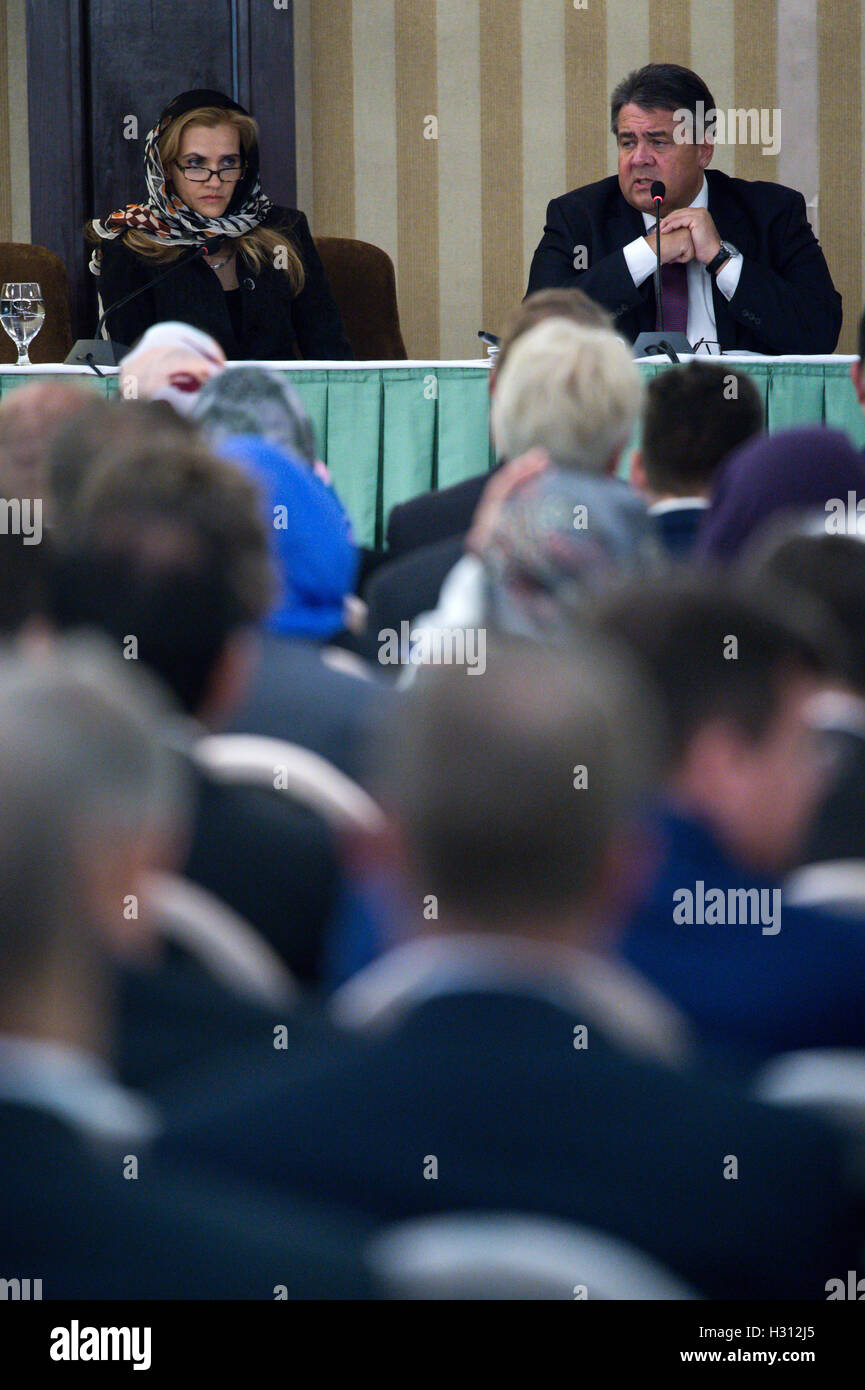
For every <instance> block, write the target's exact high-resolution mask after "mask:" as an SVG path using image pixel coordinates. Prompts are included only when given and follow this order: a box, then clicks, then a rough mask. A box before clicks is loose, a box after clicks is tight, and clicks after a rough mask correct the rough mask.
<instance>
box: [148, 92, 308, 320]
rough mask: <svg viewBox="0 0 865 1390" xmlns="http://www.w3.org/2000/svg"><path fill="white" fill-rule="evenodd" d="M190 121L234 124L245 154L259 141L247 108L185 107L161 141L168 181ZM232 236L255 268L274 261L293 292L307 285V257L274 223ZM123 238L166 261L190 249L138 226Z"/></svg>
mask: <svg viewBox="0 0 865 1390" xmlns="http://www.w3.org/2000/svg"><path fill="white" fill-rule="evenodd" d="M190 125H203V126H207V127H208V128H209V129H212V128H213V127H214V126H218V125H230V126H234V128H235V130H237V131H238V132H239V134H240V148H241V150H242V152H243V155H244V158H245V157H246V156H248V154H249V151H250V150H251V149H252V148H253V146H254V145H255V144H257V142H258V125H257V123H256V122H255V121H254V120H253V118H252V116H247V115H245V114H244V113H243V112H240V111H232V110H229V109H225V108H223V107H219V106H199V107H197V108H196V109H195V110H194V111H184V112H183V114H182V115H181V116H177V117H176V119H175V120H173V121H172V122H171V124H170V125H169V126H168V128H167V129H166V130H165V131H164V133H163V134H162V135H161V136H160V138H159V141H158V142H157V148H158V150H159V158H160V159H161V160H162V167H163V169H164V170H165V178H166V181H167V182H170V173H169V170H170V168H171V166H172V164H173V163H174V161H175V160H176V159H177V156H178V154H179V153H180V146H181V143H182V141H183V132H184V131H185V130H186V127H187V126H190ZM232 240H233V241H234V244H235V246H236V249H237V250H238V251H243V253H244V255H245V256H246V258H247V260H249V261H250V262H251V264H252V266H253V268H254V269H255V270H260V269H261V267H262V266H263V265H265V264H267V265H271V266H273V267H274V268H275V269H276V270H282V271H284V272H285V274H286V275H287V276H288V278H289V280H290V282H291V289H292V293H293V294H299V293H300V291H301V290H302V289H303V282H304V269H303V261H302V260H301V258H300V256H299V255H298V253H297V251H296V249H295V247H294V246H293V245H292V243H291V241H290V240H289V238H288V237H286V236H285V235H280V233H279V232H275V231H273V230H272V229H271V228H270V227H256V228H255V229H254V231H251V232H246V233H244V235H243V236H239V237H234V238H232ZM123 241H124V244H125V245H126V246H128V247H129V248H130V250H132V251H136V252H137V253H138V255H139V256H146V257H147V258H148V259H149V260H153V261H164V262H166V264H167V263H168V262H170V261H174V260H176V259H177V257H178V256H180V255H182V254H183V253H184V252H185V251H187V250H188V247H185V246H176V245H170V244H169V245H166V244H165V243H164V242H160V241H158V240H157V239H156V238H155V237H152V236H149V235H148V234H147V233H146V232H140V231H135V230H132V231H129V232H126V234H125V235H124V237H123Z"/></svg>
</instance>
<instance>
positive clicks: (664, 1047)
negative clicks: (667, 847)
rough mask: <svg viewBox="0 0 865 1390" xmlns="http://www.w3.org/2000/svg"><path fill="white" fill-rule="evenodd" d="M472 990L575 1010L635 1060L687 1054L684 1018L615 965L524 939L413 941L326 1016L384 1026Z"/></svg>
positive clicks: (460, 936) (362, 976)
mask: <svg viewBox="0 0 865 1390" xmlns="http://www.w3.org/2000/svg"><path fill="white" fill-rule="evenodd" d="M479 990H480V991H482V992H484V993H503V994H511V995H514V994H516V995H520V994H523V995H529V996H530V997H535V998H541V999H544V1000H546V1001H547V1002H548V1003H552V1004H554V1005H556V1006H558V1007H560V1008H565V1009H567V1010H568V1011H569V1012H572V1011H573V1010H574V1008H575V1007H576V1008H577V1009H579V1010H580V1012H581V1014H584V1015H585V1016H586V1017H587V1018H593V1019H594V1020H595V1023H596V1024H597V1026H598V1027H599V1028H601V1030H602V1031H603V1032H604V1033H605V1034H606V1036H607V1037H608V1038H609V1039H610V1041H611V1042H613V1043H616V1044H618V1045H619V1046H621V1047H624V1048H626V1049H627V1050H629V1051H631V1052H636V1053H638V1054H640V1055H646V1054H648V1055H654V1056H656V1057H658V1058H659V1059H661V1060H663V1061H667V1062H680V1061H683V1060H686V1059H687V1058H688V1056H689V1054H690V1053H691V1050H692V1047H693V1039H692V1036H691V1032H690V1029H689V1027H688V1025H687V1023H686V1022H685V1019H684V1016H683V1015H681V1014H680V1013H679V1011H678V1010H677V1009H676V1008H675V1007H674V1006H673V1005H672V1004H670V1003H669V1002H668V1001H667V1000H666V999H664V998H663V996H662V995H660V994H659V993H658V992H657V991H656V990H655V989H654V987H653V986H652V985H650V984H649V982H648V981H647V980H644V979H643V977H642V976H641V975H638V974H637V973H636V972H635V971H634V970H632V968H631V967H630V966H629V965H627V964H626V963H625V962H624V961H623V960H620V959H618V958H616V959H614V958H612V957H609V956H600V955H596V954H594V953H589V952H587V951H582V950H579V949H577V948H575V947H566V946H561V947H558V948H557V947H556V946H554V945H549V946H546V945H544V946H540V945H539V944H538V943H536V942H533V941H530V940H529V939H528V938H525V937H514V936H511V937H503V936H496V937H491V936H489V935H486V934H481V933H477V934H475V933H469V932H464V933H463V932H461V933H457V932H454V933H448V934H447V935H446V936H445V935H442V936H438V937H432V936H425V937H420V938H419V939H417V940H415V941H411V942H408V943H407V944H406V945H403V946H397V947H395V948H394V949H393V950H391V951H388V952H387V953H386V955H384V956H382V957H380V959H379V960H377V961H374V962H373V964H372V965H369V966H367V967H366V969H364V970H362V971H360V972H359V974H357V975H355V976H354V977H353V978H352V979H351V980H349V981H348V983H347V984H345V985H343V986H342V987H341V989H339V990H337V991H336V993H335V994H334V995H333V996H332V999H331V1010H332V1012H333V1015H334V1017H335V1019H336V1021H337V1022H338V1023H339V1024H341V1025H342V1026H344V1027H351V1028H369V1027H387V1026H391V1025H393V1024H394V1023H395V1022H397V1021H398V1020H399V1019H400V1018H401V1017H403V1016H404V1015H406V1014H408V1013H410V1012H411V1011H412V1010H413V1009H414V1008H416V1007H418V1006H419V1005H420V1004H422V1003H423V1002H424V1001H425V1000H428V999H433V998H437V997H440V996H442V995H447V994H464V993H471V992H476V991H479Z"/></svg>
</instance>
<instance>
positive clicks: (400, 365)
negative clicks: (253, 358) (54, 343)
mask: <svg viewBox="0 0 865 1390" xmlns="http://www.w3.org/2000/svg"><path fill="white" fill-rule="evenodd" d="M700 360H709V359H706V358H701V359H700ZM711 360H713V361H715V362H721V363H729V364H730V365H731V366H735V367H736V369H737V370H738V369H741V370H744V371H746V372H747V373H748V374H749V376H751V377H752V379H753V380H754V383H755V385H756V386H757V389H758V391H759V392H760V395H761V396H762V399H763V403H764V407H765V412H766V420H767V424H768V428H769V429H770V430H771V431H775V430H780V429H786V428H789V427H790V426H793V425H801V424H816V423H825V424H827V425H832V426H835V427H836V428H839V429H843V430H846V431H847V433H848V434H849V435H850V436H851V438H852V440H853V442H854V444H856V445H857V447H860V448H861V447H865V419H863V416H862V412H861V410H860V408H859V405H858V402H857V400H856V396H855V393H854V391H853V387H852V385H851V383H850V377H849V372H850V363H851V362H853V361H855V360H856V359H855V358H853V357H844V356H831V357H757V356H753V355H749V354H745V355H742V356H733V355H730V356H724V357H723V358H717V357H716V358H713V359H711ZM232 365H237V364H229V366H232ZM260 365H262V366H267V367H269V368H271V369H272V370H275V371H277V372H279V374H280V375H281V376H283V377H285V379H286V380H287V381H289V382H290V383H291V385H292V386H293V387H294V388H295V389H296V391H297V393H298V395H299V396H300V398H301V399H302V401H303V402H304V404H305V406H306V408H307V410H308V411H309V414H310V416H311V418H312V421H313V424H314V426H315V430H316V437H317V439H318V443H319V449H320V453H321V456H322V458H323V459H324V460H325V461H326V463H327V465H328V468H329V469H330V472H331V475H332V477H333V480H334V485H335V487H336V489H337V491H338V493H339V495H340V497H341V498H342V501H343V503H344V505H345V507H346V508H347V510H348V513H349V515H350V516H351V519H352V522H353V525H354V528H355V534H356V537H357V540H358V542H359V543H360V544H363V545H375V544H379V543H380V542H381V540H382V536H383V531H384V526H385V524H386V521H387V516H388V513H389V511H390V509H391V507H393V506H394V505H395V504H396V503H397V502H402V501H404V500H406V499H407V498H409V497H414V496H416V495H417V494H418V493H420V492H426V491H427V490H428V489H429V488H436V487H439V488H441V487H447V486H448V485H449V484H451V483H457V482H461V481H462V480H463V479H464V478H469V477H472V476H474V475H476V474H478V473H481V472H484V471H485V470H487V469H488V468H489V467H490V466H491V465H492V463H493V462H494V459H493V454H492V450H491V447H490V442H489V369H490V363H489V360H484V361H467V362H413V361H409V362H268V363H262V364H260ZM668 365H669V364H667V363H665V362H664V363H662V362H658V361H641V362H640V363H639V364H638V366H639V370H640V372H641V373H642V374H643V376H644V377H646V378H650V377H652V376H655V375H656V374H657V373H658V372H661V371H666V370H667V369H668ZM100 370H101V372H102V373H103V375H102V376H96V375H95V374H94V373H93V372H92V371H91V370H90V369H89V368H86V367H85V368H81V367H67V366H64V365H59V364H57V365H54V364H45V365H40V366H35V365H34V366H31V367H11V366H9V367H7V366H0V400H2V398H3V397H4V396H5V395H6V394H7V393H8V392H9V391H12V390H14V389H15V388H16V387H18V386H21V385H22V384H24V383H26V382H28V381H45V380H47V379H52V378H53V379H64V380H66V379H68V378H70V377H73V378H75V377H79V378H83V379H85V380H86V382H87V384H88V385H89V386H90V387H92V388H93V389H95V390H97V391H100V392H101V393H103V394H104V395H107V396H111V395H113V394H116V392H117V389H118V382H117V372H116V369H112V368H109V367H103V368H101V369H100ZM637 442H638V441H637V439H636V438H635V439H634V440H633V441H632V445H633V444H636V443H637Z"/></svg>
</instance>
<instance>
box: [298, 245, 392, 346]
mask: <svg viewBox="0 0 865 1390" xmlns="http://www.w3.org/2000/svg"><path fill="white" fill-rule="evenodd" d="M315 244H316V247H317V249H318V254H319V255H320V256H321V261H322V265H323V266H324V272H325V275H326V276H327V279H328V283H329V285H330V288H331V291H332V293H333V297H334V299H335V300H336V302H337V305H338V306H339V312H340V313H341V315H342V321H343V324H344V325H345V331H346V333H347V335H348V340H349V342H350V343H351V345H352V347H353V348H354V355H355V357H357V358H359V359H361V360H366V361H373V362H375V361H381V362H387V361H391V360H404V359H405V358H406V356H407V353H406V350H405V343H404V342H403V340H402V330H401V329H400V325H399V306H398V305H397V297H396V276H395V275H394V269H393V261H392V260H391V258H390V256H389V255H388V254H387V252H386V251H383V250H382V249H381V247H380V246H373V245H371V243H370V242H368V241H352V240H351V239H350V238H349V237H336V236H322V237H315Z"/></svg>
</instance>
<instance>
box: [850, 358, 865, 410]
mask: <svg viewBox="0 0 865 1390" xmlns="http://www.w3.org/2000/svg"><path fill="white" fill-rule="evenodd" d="M850 380H851V381H852V383H853V390H854V391H855V392H856V399H857V401H858V402H859V404H860V405H861V407H862V409H863V410H865V371H863V370H862V362H861V361H860V359H859V358H858V357H857V358H856V361H855V362H851V363H850Z"/></svg>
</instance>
